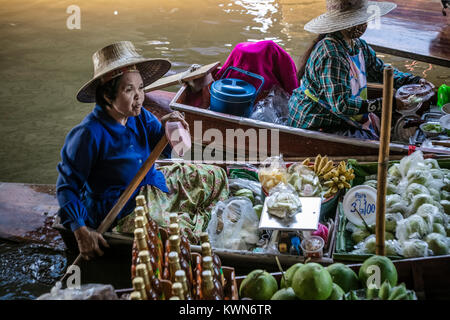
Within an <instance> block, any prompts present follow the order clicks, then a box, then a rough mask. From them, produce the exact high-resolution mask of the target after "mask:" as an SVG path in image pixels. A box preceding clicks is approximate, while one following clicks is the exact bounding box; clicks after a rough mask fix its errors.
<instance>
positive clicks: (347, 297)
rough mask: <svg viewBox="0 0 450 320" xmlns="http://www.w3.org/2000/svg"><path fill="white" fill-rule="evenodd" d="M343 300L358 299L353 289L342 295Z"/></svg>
mask: <svg viewBox="0 0 450 320" xmlns="http://www.w3.org/2000/svg"><path fill="white" fill-rule="evenodd" d="M343 300H360V299H359V298H358V295H357V294H356V292H355V290H351V291H349V292H347V293H346V294H345V295H344V299H343Z"/></svg>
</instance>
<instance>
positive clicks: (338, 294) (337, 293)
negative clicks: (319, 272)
mask: <svg viewBox="0 0 450 320" xmlns="http://www.w3.org/2000/svg"><path fill="white" fill-rule="evenodd" d="M344 296H345V292H344V290H342V288H341V287H340V286H338V285H337V284H336V283H333V289H332V290H331V294H330V296H329V297H328V300H344Z"/></svg>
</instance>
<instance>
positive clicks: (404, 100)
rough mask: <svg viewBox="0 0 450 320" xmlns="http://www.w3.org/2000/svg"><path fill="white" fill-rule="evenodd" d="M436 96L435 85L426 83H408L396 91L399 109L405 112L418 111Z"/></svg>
mask: <svg viewBox="0 0 450 320" xmlns="http://www.w3.org/2000/svg"><path fill="white" fill-rule="evenodd" d="M433 96H434V91H433V87H432V86H431V85H429V84H427V83H425V84H422V83H420V84H407V85H404V86H402V87H400V88H398V90H397V91H396V92H395V99H396V102H397V103H396V105H397V111H398V112H400V113H405V114H413V113H415V112H417V111H418V110H419V109H420V108H421V107H422V105H423V104H424V103H427V104H428V102H429V100H430V99H431V98H432V97H433Z"/></svg>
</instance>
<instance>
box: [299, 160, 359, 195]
mask: <svg viewBox="0 0 450 320" xmlns="http://www.w3.org/2000/svg"><path fill="white" fill-rule="evenodd" d="M310 163H311V160H310V159H309V158H308V159H305V161H303V162H302V164H303V165H305V166H309V167H310V168H311V169H313V170H314V172H315V173H316V175H317V176H318V177H319V179H320V180H321V182H322V184H323V186H325V187H326V188H328V190H327V191H326V192H325V194H324V195H323V196H324V198H328V197H331V196H332V195H334V194H336V193H337V192H338V191H339V190H342V189H344V188H351V186H350V184H349V182H350V181H351V180H353V179H354V178H355V175H354V173H353V169H347V166H346V163H345V161H341V162H340V163H339V165H338V166H337V167H335V166H334V163H333V161H332V160H329V159H328V157H327V156H325V157H322V156H321V155H320V154H319V155H318V156H317V157H316V159H315V160H314V164H313V165H311V164H310Z"/></svg>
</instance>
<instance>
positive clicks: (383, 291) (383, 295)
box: [378, 279, 391, 300]
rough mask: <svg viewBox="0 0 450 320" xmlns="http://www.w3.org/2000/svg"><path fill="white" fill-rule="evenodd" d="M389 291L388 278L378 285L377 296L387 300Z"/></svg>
mask: <svg viewBox="0 0 450 320" xmlns="http://www.w3.org/2000/svg"><path fill="white" fill-rule="evenodd" d="M390 292H391V283H390V282H389V280H387V279H386V280H385V281H384V282H383V284H382V285H381V287H380V291H379V292H378V298H380V299H381V300H387V298H389V294H390Z"/></svg>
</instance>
